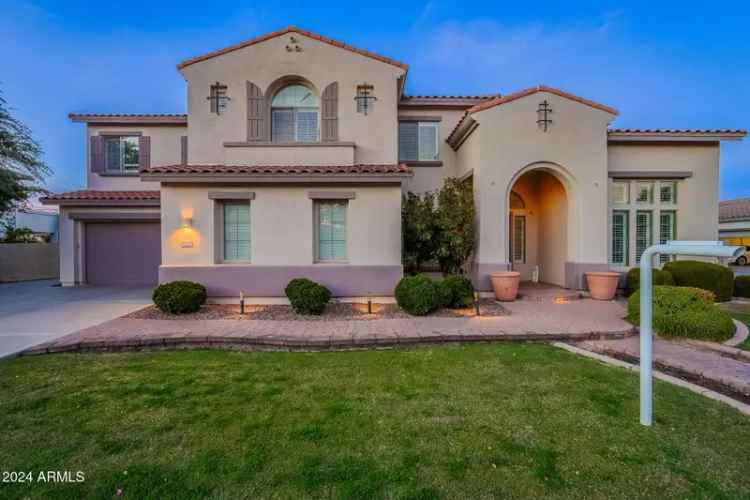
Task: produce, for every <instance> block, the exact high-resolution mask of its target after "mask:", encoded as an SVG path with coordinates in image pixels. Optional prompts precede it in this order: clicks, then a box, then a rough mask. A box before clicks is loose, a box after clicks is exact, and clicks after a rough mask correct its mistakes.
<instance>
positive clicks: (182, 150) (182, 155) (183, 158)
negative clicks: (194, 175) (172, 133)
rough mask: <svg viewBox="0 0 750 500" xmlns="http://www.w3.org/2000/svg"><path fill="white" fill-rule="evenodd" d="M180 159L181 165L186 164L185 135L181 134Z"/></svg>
mask: <svg viewBox="0 0 750 500" xmlns="http://www.w3.org/2000/svg"><path fill="white" fill-rule="evenodd" d="M180 161H181V162H182V164H183V165H187V162H188V161H187V136H186V135H183V136H182V137H180Z"/></svg>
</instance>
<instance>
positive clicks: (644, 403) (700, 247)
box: [640, 241, 745, 426]
mask: <svg viewBox="0 0 750 500" xmlns="http://www.w3.org/2000/svg"><path fill="white" fill-rule="evenodd" d="M744 252H745V247H736V246H725V245H724V242H723V241H668V242H667V243H666V244H665V245H653V246H650V247H648V248H647V249H646V250H645V251H644V252H643V254H642V255H641V261H640V262H641V303H640V310H641V325H640V337H641V339H640V343H641V346H640V347H641V350H640V352H641V380H640V382H641V425H645V426H650V425H651V422H652V416H653V408H652V402H653V392H652V390H653V389H652V378H651V377H652V375H651V367H652V363H653V362H652V348H653V339H652V333H651V320H652V304H651V301H652V298H651V297H652V295H651V294H652V289H653V288H652V287H653V285H652V283H651V276H652V273H653V266H654V259H653V258H654V256H655V255H690V256H694V257H719V258H725V259H726V258H737V257H739V256H740V255H742V254H743V253H744Z"/></svg>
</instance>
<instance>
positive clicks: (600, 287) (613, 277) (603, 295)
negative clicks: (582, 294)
mask: <svg viewBox="0 0 750 500" xmlns="http://www.w3.org/2000/svg"><path fill="white" fill-rule="evenodd" d="M619 281H620V273H614V272H610V271H603V272H592V273H586V283H588V285H589V293H590V294H591V298H592V299H596V300H612V299H613V298H615V292H617V283H618V282H619Z"/></svg>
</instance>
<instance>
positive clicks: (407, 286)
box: [394, 274, 441, 316]
mask: <svg viewBox="0 0 750 500" xmlns="http://www.w3.org/2000/svg"><path fill="white" fill-rule="evenodd" d="M394 295H395V296H396V302H397V303H398V305H399V307H400V308H401V309H403V310H404V311H406V312H408V313H409V314H413V315H415V316H423V315H425V314H427V313H429V312H430V311H434V310H435V309H437V308H438V307H440V302H441V294H440V291H439V290H438V286H437V284H436V283H435V282H434V281H432V280H431V279H430V278H429V277H427V276H425V275H424V274H418V275H416V276H407V277H405V278H402V279H401V281H399V282H398V285H396V290H395V292H394Z"/></svg>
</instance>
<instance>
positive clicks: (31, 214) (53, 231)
mask: <svg viewBox="0 0 750 500" xmlns="http://www.w3.org/2000/svg"><path fill="white" fill-rule="evenodd" d="M8 222H9V223H10V225H11V226H13V227H16V228H29V229H31V231H32V232H33V233H34V235H35V236H37V237H39V239H40V240H46V239H49V241H50V242H52V243H56V242H57V238H58V214H57V210H54V209H51V208H47V207H27V208H19V209H18V210H16V212H15V213H14V214H13V215H12V216H11V217H10V218H9V221H8ZM3 237H5V230H4V228H3V227H2V226H0V238H3Z"/></svg>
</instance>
